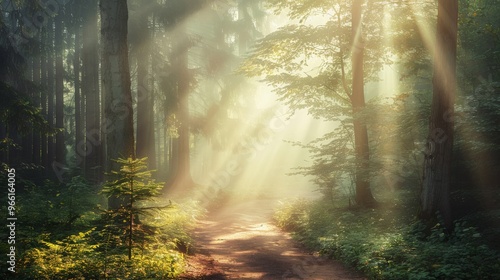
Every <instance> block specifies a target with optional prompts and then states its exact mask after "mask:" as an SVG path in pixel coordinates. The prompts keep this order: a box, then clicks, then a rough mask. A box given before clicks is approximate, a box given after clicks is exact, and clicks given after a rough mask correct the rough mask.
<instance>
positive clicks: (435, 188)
mask: <svg viewBox="0 0 500 280" xmlns="http://www.w3.org/2000/svg"><path fill="white" fill-rule="evenodd" d="M457 30H458V0H439V2H438V19H437V34H436V36H437V38H436V49H435V53H434V75H433V88H432V91H433V95H432V107H431V118H430V122H429V135H428V138H427V144H428V150H427V151H426V153H425V160H424V171H423V183H422V190H421V209H420V214H419V216H420V218H421V219H422V220H424V221H426V222H427V224H428V225H431V224H432V223H435V222H436V221H437V214H436V212H439V214H440V215H441V216H442V219H443V222H444V225H445V227H446V228H447V230H448V231H451V229H452V226H453V224H452V213H451V206H450V179H451V172H450V169H451V163H452V153H453V127H454V121H453V118H451V119H450V118H447V117H446V116H447V115H448V116H449V115H451V116H452V115H453V113H454V102H455V92H456V74H455V71H456V55H457Z"/></svg>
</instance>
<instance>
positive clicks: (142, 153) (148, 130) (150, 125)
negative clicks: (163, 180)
mask: <svg viewBox="0 0 500 280" xmlns="http://www.w3.org/2000/svg"><path fill="white" fill-rule="evenodd" d="M136 17H137V21H136V24H137V25H138V26H137V28H138V30H139V32H138V33H140V34H137V35H136V36H137V38H136V39H135V41H136V42H137V44H136V46H135V48H136V49H135V56H136V59H137V132H136V135H137V136H136V139H137V140H136V152H137V157H139V158H142V157H147V158H148V162H147V163H148V168H156V159H155V157H156V155H155V135H154V118H153V100H154V99H153V92H152V89H153V88H152V87H150V82H149V76H150V74H149V63H148V62H149V58H150V46H149V41H150V39H151V38H150V36H149V34H150V32H149V27H148V16H147V14H140V15H136Z"/></svg>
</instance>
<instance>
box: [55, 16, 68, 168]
mask: <svg viewBox="0 0 500 280" xmlns="http://www.w3.org/2000/svg"><path fill="white" fill-rule="evenodd" d="M61 13H62V11H60V13H59V15H57V16H56V17H55V19H54V20H55V37H54V42H55V51H56V55H55V56H56V61H55V62H56V77H55V78H56V79H55V93H56V112H55V113H56V128H57V129H59V131H58V132H57V133H56V154H55V156H56V162H57V163H58V164H64V163H65V150H66V146H65V143H64V142H65V141H64V133H65V132H64V65H63V25H62V14H61Z"/></svg>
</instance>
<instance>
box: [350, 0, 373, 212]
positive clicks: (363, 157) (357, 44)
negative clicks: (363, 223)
mask: <svg viewBox="0 0 500 280" xmlns="http://www.w3.org/2000/svg"><path fill="white" fill-rule="evenodd" d="M362 3H363V0H354V2H353V5H352V38H353V47H352V95H351V102H352V110H353V114H354V121H353V126H354V150H355V153H356V163H357V164H356V171H355V172H356V202H357V203H358V204H359V205H362V206H365V207H374V206H375V204H376V201H375V199H374V198H373V195H372V192H371V189H370V182H369V180H368V177H369V176H367V174H366V173H367V172H369V162H370V149H369V146H368V131H367V128H366V124H365V122H364V121H363V120H362V119H361V118H360V117H359V114H360V113H361V112H362V111H363V109H364V107H365V93H364V73H363V71H364V70H363V55H364V45H363V44H364V42H363V38H362V28H361V4H362Z"/></svg>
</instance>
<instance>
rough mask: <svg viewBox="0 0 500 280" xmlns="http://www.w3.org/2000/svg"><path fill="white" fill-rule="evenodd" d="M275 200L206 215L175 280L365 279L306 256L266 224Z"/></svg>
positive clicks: (227, 207)
mask: <svg viewBox="0 0 500 280" xmlns="http://www.w3.org/2000/svg"><path fill="white" fill-rule="evenodd" d="M276 203H277V202H276V200H271V199H255V200H251V201H246V202H234V203H230V204H227V205H224V206H223V207H220V208H219V209H218V210H214V211H211V212H210V213H209V214H208V215H207V216H206V217H205V218H204V219H203V220H201V221H199V224H198V227H197V229H196V230H195V232H194V239H195V243H196V244H195V245H194V247H195V249H194V250H195V253H194V254H193V255H190V256H187V262H188V265H187V270H186V272H185V273H184V275H183V276H182V277H181V278H180V279H211V280H218V279H269V280H276V279H311V280H315V279H317V280H319V279H322V280H323V279H327V280H335V279H366V278H365V277H363V275H361V274H360V273H358V272H356V271H353V270H352V269H348V268H346V267H345V266H343V265H342V264H341V263H340V262H338V261H335V260H329V259H325V258H322V257H320V256H318V255H316V254H313V253H311V252H308V251H307V250H306V249H305V248H304V247H303V246H301V245H300V244H299V243H298V242H296V241H294V240H293V239H292V238H291V237H290V235H289V234H287V233H285V232H283V231H281V230H280V229H278V228H277V227H276V226H274V225H273V224H272V222H271V217H272V213H273V208H274V206H275V205H276Z"/></svg>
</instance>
